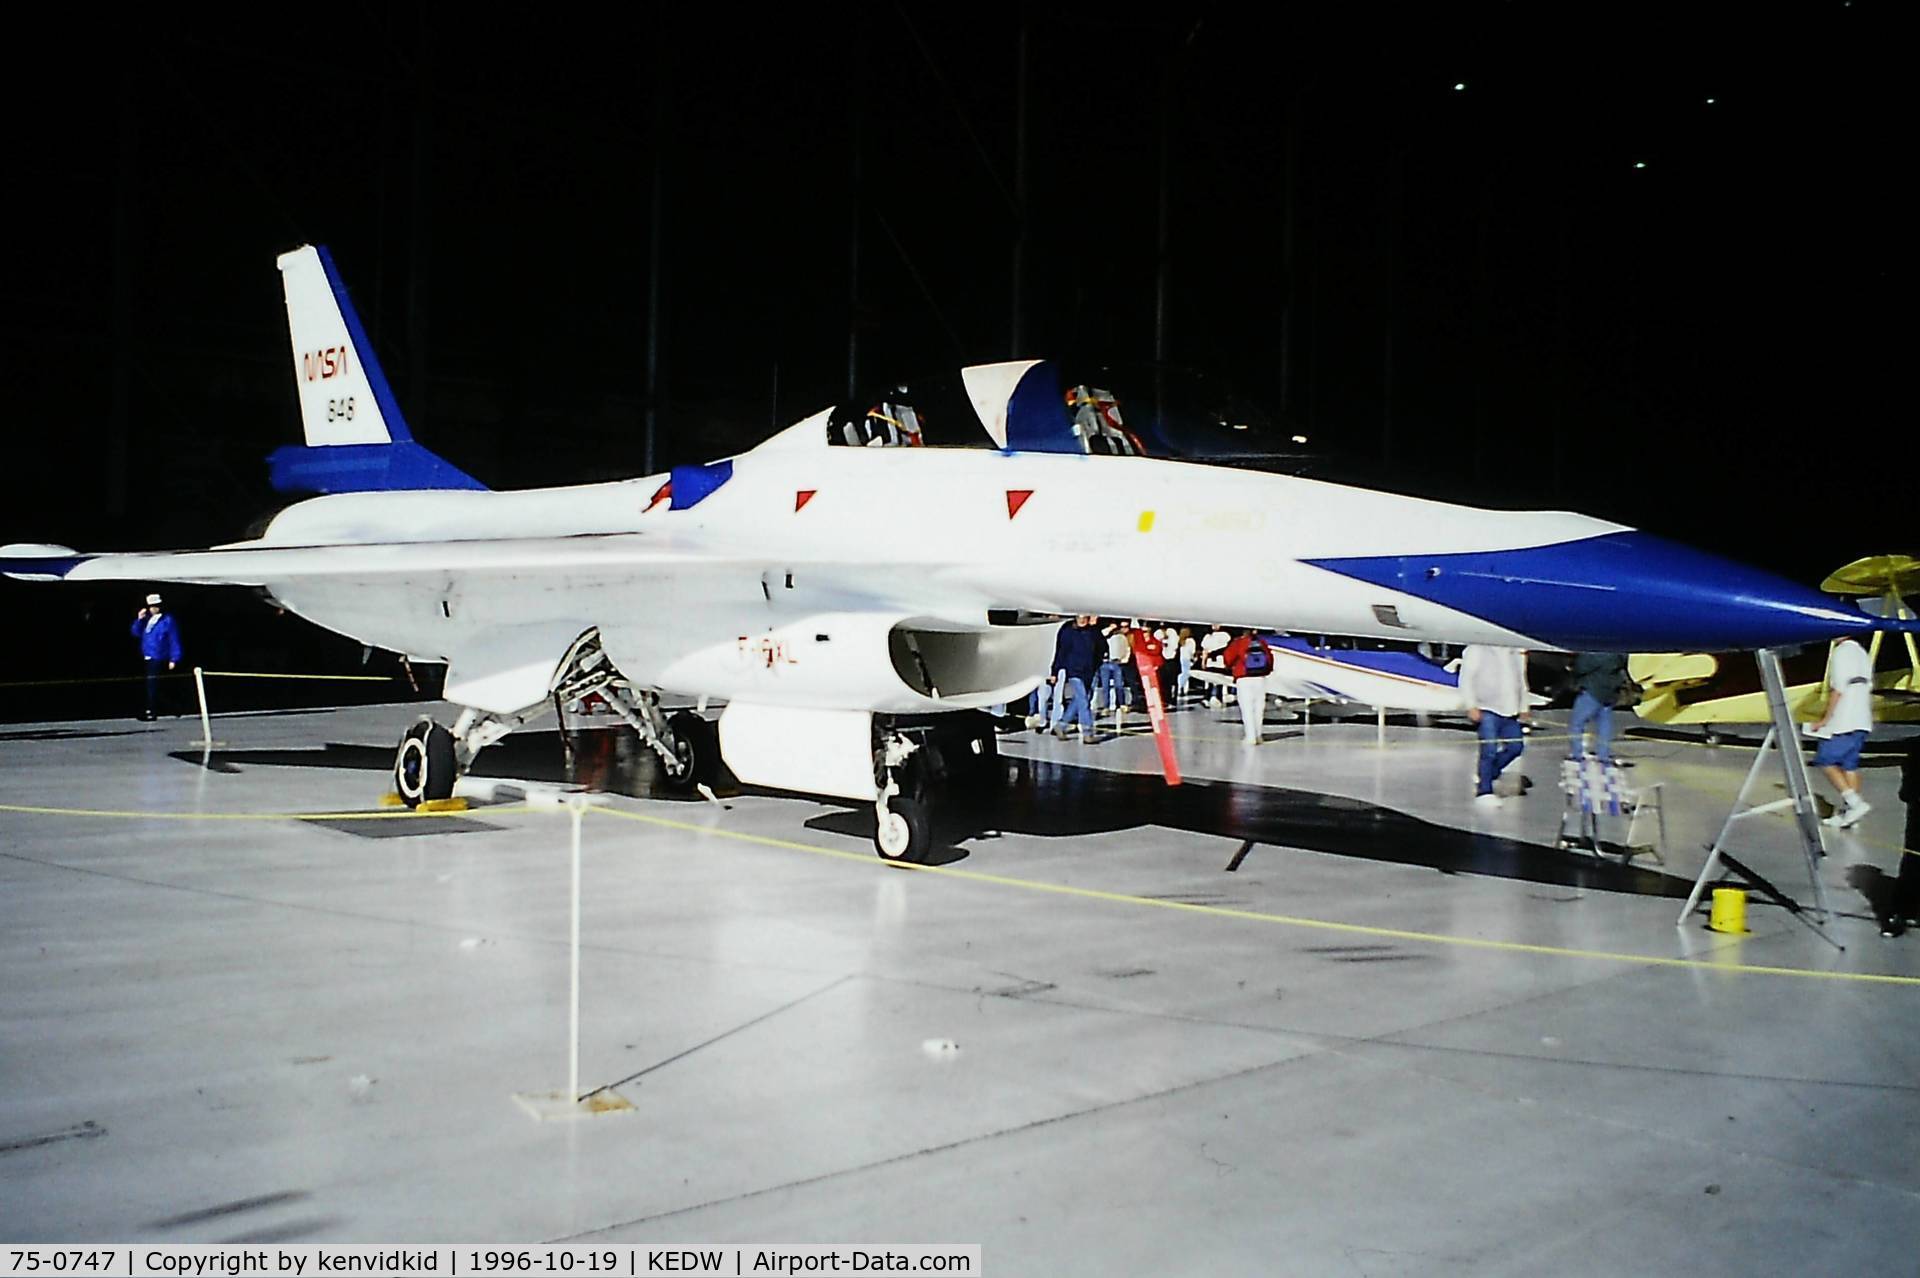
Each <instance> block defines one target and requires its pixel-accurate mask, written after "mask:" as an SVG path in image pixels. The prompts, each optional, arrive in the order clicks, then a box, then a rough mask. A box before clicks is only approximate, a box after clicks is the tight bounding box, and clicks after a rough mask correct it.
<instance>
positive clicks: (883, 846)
mask: <svg viewBox="0 0 1920 1278" xmlns="http://www.w3.org/2000/svg"><path fill="white" fill-rule="evenodd" d="M897 780H898V783H899V786H900V793H898V794H896V795H894V796H892V797H891V798H889V799H888V800H887V803H886V807H885V808H884V809H882V810H880V811H878V812H876V814H875V816H876V820H875V822H874V830H873V849H874V851H876V852H878V853H879V854H880V859H881V860H882V861H887V862H891V863H893V864H895V865H924V864H926V861H927V857H928V854H930V853H931V852H932V851H933V805H932V804H931V803H930V802H929V801H928V798H927V787H926V785H925V783H924V780H923V774H922V773H921V771H920V769H919V768H918V767H917V766H915V765H914V764H911V763H909V764H908V765H907V766H906V767H904V768H902V769H901V774H900V776H899V777H898V778H897Z"/></svg>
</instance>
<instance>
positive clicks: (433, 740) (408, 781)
mask: <svg viewBox="0 0 1920 1278" xmlns="http://www.w3.org/2000/svg"><path fill="white" fill-rule="evenodd" d="M459 772H460V769H459V765H458V763H457V762H456V761H455V759H454V750H453V734H452V733H451V732H449V731H447V730H446V729H445V728H443V727H441V726H440V725H439V724H437V723H435V722H434V721H433V720H431V719H424V718H423V719H421V720H420V722H418V723H416V724H414V725H413V726H412V727H411V728H408V729H407V732H406V735H405V736H403V737H401V738H400V748H399V750H398V751H397V752H396V753H395V755H394V758H393V788H394V791H395V793H397V794H399V796H400V801H401V802H402V803H404V804H406V805H407V806H408V807H410V808H417V807H419V806H420V805H421V804H422V803H427V802H431V801H433V800H436V799H445V798H448V797H450V796H451V795H452V794H453V783H454V781H455V780H456V779H457V778H458V776H459Z"/></svg>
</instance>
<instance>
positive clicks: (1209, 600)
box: [0, 247, 1913, 861]
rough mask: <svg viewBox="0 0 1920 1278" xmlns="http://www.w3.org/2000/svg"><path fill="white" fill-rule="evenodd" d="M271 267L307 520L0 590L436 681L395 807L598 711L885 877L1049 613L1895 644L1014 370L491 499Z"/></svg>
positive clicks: (69, 560)
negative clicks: (1251, 466)
mask: <svg viewBox="0 0 1920 1278" xmlns="http://www.w3.org/2000/svg"><path fill="white" fill-rule="evenodd" d="M279 265H280V271H281V275H282V279H283V282H284V285H285V288H286V298H287V315H288V319H289V321H290V326H291V330H292V338H293V350H292V357H293V370H294V375H295V377H296V379H297V382H298V386H299V393H300V406H301V413H302V416H303V419H304V422H305V427H306V444H305V446H304V447H292V448H283V449H281V450H280V451H279V452H277V453H275V454H274V455H273V456H272V457H271V458H270V462H271V464H272V467H273V472H274V476H275V479H276V482H277V483H278V484H280V485H281V486H283V487H290V488H297V489H299V490H301V491H305V492H318V493H321V494H323V495H321V496H317V497H312V498H310V499H308V500H304V501H301V502H298V503H297V504H295V505H292V506H290V507H288V508H287V509H286V510H284V511H282V512H281V513H280V514H279V515H277V516H276V517H275V518H274V519H273V520H272V521H271V523H269V524H268V526H267V527H266V529H265V531H264V532H263V533H262V534H261V535H260V536H259V537H258V538H257V539H255V540H252V541H242V542H235V543H231V544H227V545H221V546H215V547H212V548H209V549H205V550H187V551H174V552H165V553H139V554H79V553H76V552H74V551H72V550H69V549H67V548H64V547H58V546H45V545H13V546H8V547H5V548H0V571H5V572H6V573H8V574H9V575H12V576H16V577H22V578H29V579H34V580H48V581H59V580H66V581H100V580H123V581H170V582H193V583H203V584H220V583H226V584H234V585H248V586H258V587H263V588H264V589H265V590H267V591H268V592H269V593H270V594H271V595H272V596H273V597H274V598H275V599H276V600H278V601H279V602H280V603H282V604H284V605H285V606H286V607H287V608H289V609H291V610H292V611H294V612H297V613H299V614H300V615H301V616H304V617H306V618H308V619H310V620H312V621H314V622H316V623H318V624H319V625H322V626H325V627H327V628H328V629H331V630H335V631H338V632H340V633H342V634H346V635H350V636H352V637H353V638H355V639H357V640H359V641H361V642H362V643H367V644H373V645H377V646H379V647H383V648H388V649H392V650H395V651H398V652H402V653H405V654H408V655H409V656H411V657H412V658H414V659H415V660H427V661H445V662H446V663H447V666H448V669H447V679H446V697H447V699H448V700H449V701H452V702H455V703H457V704H458V705H460V706H462V707H464V709H463V710H462V712H461V714H460V715H459V717H458V719H457V720H456V721H455V722H454V723H453V724H451V725H442V724H438V723H434V722H432V721H430V720H422V721H421V722H419V723H416V724H415V725H414V726H412V727H411V728H409V729H408V730H407V732H406V734H405V735H404V736H403V737H402V738H401V741H400V744H399V749H398V754H397V757H396V761H395V767H394V774H395V783H396V786H397V788H398V789H399V792H400V794H401V796H402V797H403V798H404V799H406V800H407V802H408V803H410V804H417V803H419V802H421V801H423V800H426V799H432V798H436V797H442V796H445V795H447V794H448V793H449V792H450V791H451V789H452V787H453V783H454V781H455V778H456V776H457V775H458V773H459V772H460V771H461V770H462V769H463V768H465V767H466V766H467V765H468V764H469V763H470V762H471V761H472V759H473V758H474V756H475V755H476V754H477V753H478V752H479V751H481V750H482V749H484V748H485V747H486V746H487V745H489V744H491V743H493V742H495V741H498V740H499V739H501V738H502V737H503V736H505V735H506V734H507V733H509V732H512V731H513V730H514V729H515V728H517V727H519V726H521V725H522V724H524V723H526V722H527V721H528V720H529V719H530V718H532V717H534V716H535V715H537V714H539V713H540V712H541V711H542V710H543V709H545V708H546V707H547V706H549V705H550V704H552V703H553V702H554V701H556V700H567V699H572V698H576V697H580V696H583V695H585V694H586V693H588V692H599V693H600V694H601V695H602V696H603V697H605V698H606V699H607V700H608V701H609V702H610V703H611V704H612V705H613V706H614V707H616V709H617V711H618V712H619V713H620V714H621V715H622V716H623V717H624V718H625V719H626V720H627V721H628V722H629V723H631V724H632V725H633V727H634V729H635V730H636V731H637V732H638V733H639V734H640V736H641V737H642V739H643V740H645V741H646V743H647V744H648V745H649V746H650V747H651V748H652V749H653V750H654V751H655V752H657V753H658V755H659V756H660V759H661V764H662V768H663V770H664V772H665V774H666V775H667V777H668V778H669V779H670V781H671V782H672V783H674V784H677V785H680V786H683V787H685V788H688V789H691V788H692V787H693V786H694V785H695V784H697V783H698V782H700V781H702V780H705V779H709V778H711V777H712V776H714V775H715V774H716V772H717V770H718V768H719V766H720V765H721V763H722V762H723V761H724V763H725V765H726V766H727V767H729V768H731V770H732V771H733V773H734V774H735V775H736V776H738V777H739V778H740V779H741V780H742V781H744V782H747V783H750V784H757V785H763V786H769V787H774V788H778V789H785V790H797V791H804V792H809V793H818V794H827V795H835V796H841V797H846V798H851V799H856V800H860V801H864V802H870V803H873V804H874V805H875V809H876V813H877V818H878V819H877V830H876V836H875V843H876V845H877V847H878V849H879V852H880V855H881V856H882V857H885V858H887V859H890V860H906V861H917V860H920V859H922V858H923V857H924V856H925V855H926V853H927V852H928V851H929V846H930V833H929V804H930V802H931V800H932V796H933V794H934V792H935V790H936V788H937V786H936V784H935V783H936V782H937V781H938V780H939V777H940V775H941V774H942V773H948V772H962V771H964V770H965V768H966V767H967V766H968V761H969V758H970V756H972V755H979V754H990V753H991V751H992V742H993V737H992V733H991V729H990V728H983V727H982V726H981V725H982V724H983V723H984V721H985V716H984V715H981V714H979V713H978V711H980V710H981V709H982V708H984V707H987V706H991V705H994V704H996V703H1000V702H1005V701H1009V700H1012V699H1015V698H1017V697H1019V696H1021V695H1023V694H1024V693H1026V692H1027V691H1028V690H1029V689H1030V688H1032V687H1033V686H1034V685H1035V683H1036V682H1037V681H1038V680H1039V679H1040V678H1041V676H1042V675H1043V673H1044V672H1045V670H1046V667H1047V664H1048V660H1049V657H1050V656H1051V653H1052V650H1053V645H1054V638H1055V633H1056V630H1057V626H1058V621H1057V619H1058V618H1059V617H1061V616H1064V615H1069V614H1075V613H1089V612H1090V613H1098V614H1105V615H1123V616H1144V617H1186V618H1206V619H1209V620H1215V619H1217V620H1220V621H1223V622H1226V623H1228V624H1235V625H1249V626H1260V627H1263V628H1269V629H1274V628H1277V629H1287V630H1294V631H1309V632H1314V633H1326V634H1347V635H1362V636H1380V637H1387V638H1394V639H1403V640H1420V639H1432V640H1439V641H1445V642H1450V643H1496V644H1511V645H1516V646H1522V647H1529V648H1558V649H1570V650H1579V649H1604V650H1615V651H1640V652H1672V651H1709V652H1714V651H1718V652H1724V651H1729V650H1735V649H1751V648H1759V647H1772V646H1779V645H1789V644H1797V643H1804V642H1808V641H1813V640H1824V639H1828V638H1830V637H1833V636H1837V635H1843V634H1849V633H1854V632H1861V631H1868V630H1872V629H1874V628H1875V627H1876V626H1892V627H1894V628H1910V627H1911V625H1912V624H1913V623H1910V622H1908V623H1902V622H1887V621H1883V620H1880V619H1877V618H1874V617H1870V616H1867V615H1865V614H1863V613H1861V612H1859V611H1857V610H1855V609H1853V608H1851V607H1843V606H1840V605H1838V604H1836V603H1834V602H1833V601H1830V600H1829V599H1827V598H1826V597H1825V596H1822V595H1820V594H1818V593H1816V592H1814V591H1812V590H1810V589H1804V588H1802V587H1800V586H1797V585H1795V584H1794V583H1792V582H1790V581H1786V580H1783V579H1780V578H1777V577H1774V576H1771V575H1768V574H1766V573H1762V572H1758V571H1755V570H1753V569H1751V568H1747V567H1743V566H1741V565H1739V564H1737V563H1732V562H1729V561H1727V560H1724V559H1720V558H1716V557H1713V556H1710V555H1706V554H1703V553H1700V552H1697V551H1694V550H1690V549H1687V548H1686V547H1683V546H1679V545H1675V544H1673V543H1671V542H1667V541H1662V540H1660V539H1659V538H1656V537H1653V536H1650V535H1648V534H1646V533H1642V532H1637V531H1635V530H1633V529H1631V528H1627V527H1623V526H1621V525H1619V524H1613V523H1608V522H1606V521H1604V520H1599V519H1590V518H1587V517H1586V516H1583V515H1575V514H1566V513H1557V512H1501V511H1488V510H1477V509H1473V508H1470V507H1466V506H1457V505H1448V504H1444V503H1439V502H1433V501H1424V500H1418V499H1415V498H1410V497H1401V496H1395V495H1393V494H1390V493H1383V492H1375V491H1369V490H1366V489H1362V488H1353V487H1346V486H1341V485H1336V484H1329V483H1324V482H1319V481H1316V480H1312V479H1305V478H1300V477H1296V476H1290V475H1277V474H1268V473H1260V472H1257V471H1252V470H1246V469H1236V468H1229V467H1223V466H1217V465H1206V464H1201V463H1199V462H1196V461H1188V460H1178V459H1173V458H1167V457H1159V456H1151V455H1147V454H1148V453H1149V452H1150V451H1151V449H1150V447H1149V446H1147V445H1143V444H1142V443H1141V440H1140V438H1139V437H1138V436H1135V435H1130V434H1128V432H1127V431H1126V430H1125V429H1124V426H1123V424H1122V423H1120V422H1119V421H1118V419H1117V413H1115V412H1113V411H1112V410H1111V408H1110V406H1109V405H1108V404H1107V402H1106V401H1105V400H1102V399H1101V398H1100V397H1099V396H1098V395H1097V394H1095V395H1093V396H1088V395H1084V394H1082V395H1077V396H1076V395H1074V394H1073V393H1072V392H1070V391H1063V388H1062V387H1061V386H1060V385H1059V384H1058V382H1057V380H1056V375H1055V373H1054V371H1053V369H1052V367H1051V366H1050V365H1048V364H1045V363H1041V362H1038V361H1022V362H1014V363H1005V364H991V365H985V366H981V367H975V368H968V369H966V370H964V372H963V374H962V382H963V384H964V388H965V393H966V399H967V400H968V401H969V402H970V405H971V409H972V411H973V413H974V414H975V415H977V418H978V421H977V426H976V424H975V423H968V424H967V431H966V433H967V434H969V435H970V436H972V438H973V440H974V446H972V447H966V446H953V445H951V444H949V445H948V446H939V445H938V444H937V443H929V442H927V441H928V439H929V432H927V431H925V430H924V429H923V426H924V423H923V422H922V421H921V420H920V418H919V416H918V415H917V414H916V413H914V412H913V411H912V410H911V409H908V408H906V407H905V406H904V405H889V404H882V405H880V406H879V407H877V408H875V409H873V410H871V411H868V412H865V413H858V412H842V411H837V410H834V409H828V410H825V411H823V412H821V413H818V414H816V415H815V416H812V417H809V418H807V419H806V420H804V421H801V422H798V423H796V424H794V425H792V426H790V427H788V428H787V429H785V430H783V431H781V432H780V433H778V434H776V435H774V436H773V437H772V438H771V439H768V440H767V441H766V442H765V443H763V444H761V445H759V446H758V447H756V448H753V449H751V450H750V451H748V452H745V453H742V454H740V455H739V456H736V457H730V458H726V459H724V460H720V461H715V462H712V463H709V464H705V465H689V466H677V467H674V468H673V470H672V471H671V472H670V473H668V474H658V475H649V476H646V477H644V478H639V479H631V480H626V481H622V482H618V483H604V484H590V485H582V486H578V487H568V488H551V489H538V490H531V491H518V492H493V491H488V490H486V489H485V488H483V487H482V485H480V484H479V483H477V482H476V481H475V480H473V479H472V478H470V477H469V476H467V475H466V474H464V473H463V472H461V471H460V470H458V469H457V468H455V467H454V466H452V465H450V464H448V463H447V462H445V461H444V460H442V459H440V458H438V457H436V456H434V455H433V454H432V453H430V452H428V451H427V450H426V449H425V448H423V447H421V446H420V445H419V444H418V443H416V442H415V441H414V440H413V438H412V436H411V434H410V433H409V432H408V430H407V428H406V424H405V422H404V421H403V420H402V418H401V415H400V410H399V406H398V404H397V403H396V402H395V400H394V397H393V395H392V392H391V391H390V390H389V389H388V386H387V382H386V379H385V377H384V376H383V375H382V373H381V371H380V365H379V363H378V361H377V360H376V359H375V358H374V351H373V347H372V345H371V343H370V342H369V341H368V340H367V335H366V333H365V331H364V329H363V328H362V327H361V325H360V321H359V319H358V317H357V315H356V314H355V312H354V309H353V306H352V304H351V303H350V302H349V300H348V298H347V292H346V289H345V287H344V285H343V284H342V282H341V278H340V275H339V273H338V271H337V270H336V269H335V267H334V265H333V262H332V260H331V258H330V257H329V256H328V254H327V253H326V251H325V250H324V249H320V248H314V247H303V248H300V249H297V250H295V251H294V252H291V253H288V254H286V255H284V256H283V257H281V258H280V259H279ZM1076 405H1078V407H1079V408H1080V409H1081V410H1086V409H1088V408H1089V407H1093V408H1096V409H1098V410H1099V411H1096V412H1091V413H1090V412H1087V411H1080V412H1078V413H1076V408H1075V406H1076ZM948 425H952V423H948ZM663 693H677V694H695V695H702V696H712V697H718V698H724V699H725V700H726V709H725V711H724V712H723V713H722V714H721V716H720V719H719V723H718V725H717V729H716V727H715V726H714V725H712V724H710V723H709V721H707V720H706V719H705V718H703V717H701V716H699V715H696V714H694V713H693V712H691V711H681V712H679V713H676V714H672V715H668V714H667V713H665V712H664V711H663V710H662V707H661V696H662V694H663ZM965 712H973V713H965ZM988 761H989V762H990V760H988Z"/></svg>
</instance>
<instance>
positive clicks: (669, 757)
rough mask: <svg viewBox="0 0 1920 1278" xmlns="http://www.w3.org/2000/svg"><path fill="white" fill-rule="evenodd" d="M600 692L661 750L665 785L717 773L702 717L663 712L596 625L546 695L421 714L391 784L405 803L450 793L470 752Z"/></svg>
mask: <svg viewBox="0 0 1920 1278" xmlns="http://www.w3.org/2000/svg"><path fill="white" fill-rule="evenodd" d="M595 692H597V693H599V694H600V695H601V696H602V697H604V698H605V699H606V702H607V704H608V705H609V706H611V707H612V708H613V712H614V713H615V714H617V715H619V716H620V717H621V718H622V719H625V720H626V721H627V723H628V724H629V725H631V726H632V728H633V730H634V731H635V732H637V733H638V734H639V735H640V740H641V741H643V742H645V743H646V745H647V748H648V749H650V750H652V751H653V752H654V753H655V754H657V755H659V756H660V768H661V771H662V772H663V773H665V775H666V784H667V788H668V789H670V790H675V791H678V792H681V793H687V792H690V791H692V790H693V789H694V788H695V787H696V786H699V785H701V784H703V783H704V784H707V785H711V784H712V783H713V781H714V779H715V778H717V777H718V776H719V775H720V737H719V734H718V733H717V732H716V731H715V730H714V726H713V724H712V723H710V722H709V721H708V720H706V719H704V718H702V717H701V716H700V715H697V714H695V713H694V712H693V711H691V710H681V711H677V712H676V713H674V714H673V715H671V716H669V715H668V714H666V713H665V712H664V711H662V710H661V708H660V695H659V694H658V693H656V692H650V691H647V690H646V689H643V688H635V687H633V686H632V685H631V684H629V683H628V682H627V679H626V676H624V675H622V674H621V673H620V671H619V669H618V668H617V667H615V666H614V664H613V662H612V661H611V660H610V659H609V658H608V657H607V654H606V652H605V651H604V650H603V649H602V647H601V645H600V631H599V630H598V629H597V628H596V629H593V630H589V631H587V632H586V633H585V634H583V635H581V636H580V637H579V638H578V639H576V640H574V641H573V646H572V647H571V648H569V649H568V650H567V655H566V657H565V658H564V659H563V660H562V661H561V662H560V667H559V673H558V674H557V675H555V676H554V680H553V686H552V690H551V694H550V699H549V700H547V701H543V702H541V703H539V704H537V705H534V706H530V707H528V708H527V709H526V710H523V711H521V712H520V713H519V714H495V713H492V712H490V711H485V710H474V709H466V710H462V711H461V712H460V717H459V719H458V720H456V721H455V722H454V725H453V727H452V728H451V729H448V728H443V727H441V726H440V725H439V724H437V723H435V722H434V721H433V720H432V719H426V718H423V719H421V720H420V722H418V723H416V724H414V725H413V726H412V727H411V728H409V729H407V734H406V735H405V736H403V737H401V738H400V748H399V750H398V752H397V753H396V754H395V755H394V760H393V788H394V790H395V791H396V792H397V793H398V794H399V795H400V799H401V801H402V802H404V803H405V804H406V805H407V806H408V807H410V808H413V807H418V806H419V805H420V804H422V803H426V802H429V801H431V800H434V799H444V798H447V797H448V796H449V795H451V794H452V793H453V783H454V781H455V780H457V779H458V777H459V775H460V774H461V773H463V772H465V771H466V770H467V769H468V768H469V767H470V766H472V764H473V759H474V756H475V755H477V754H479V753H480V752H481V751H482V750H484V749H486V748H487V747H488V746H490V745H492V744H493V743H494V742H496V741H498V740H500V739H501V738H502V737H504V736H506V735H507V734H508V733H509V732H512V731H513V730H514V729H516V728H519V727H521V726H522V725H524V724H526V723H527V722H529V721H530V720H532V719H534V718H536V717H538V716H539V715H541V714H543V713H545V712H546V711H547V710H548V709H549V708H550V707H552V706H555V705H563V704H565V703H566V702H569V701H574V700H578V699H579V698H581V697H584V696H587V695H589V694H590V693H595Z"/></svg>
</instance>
